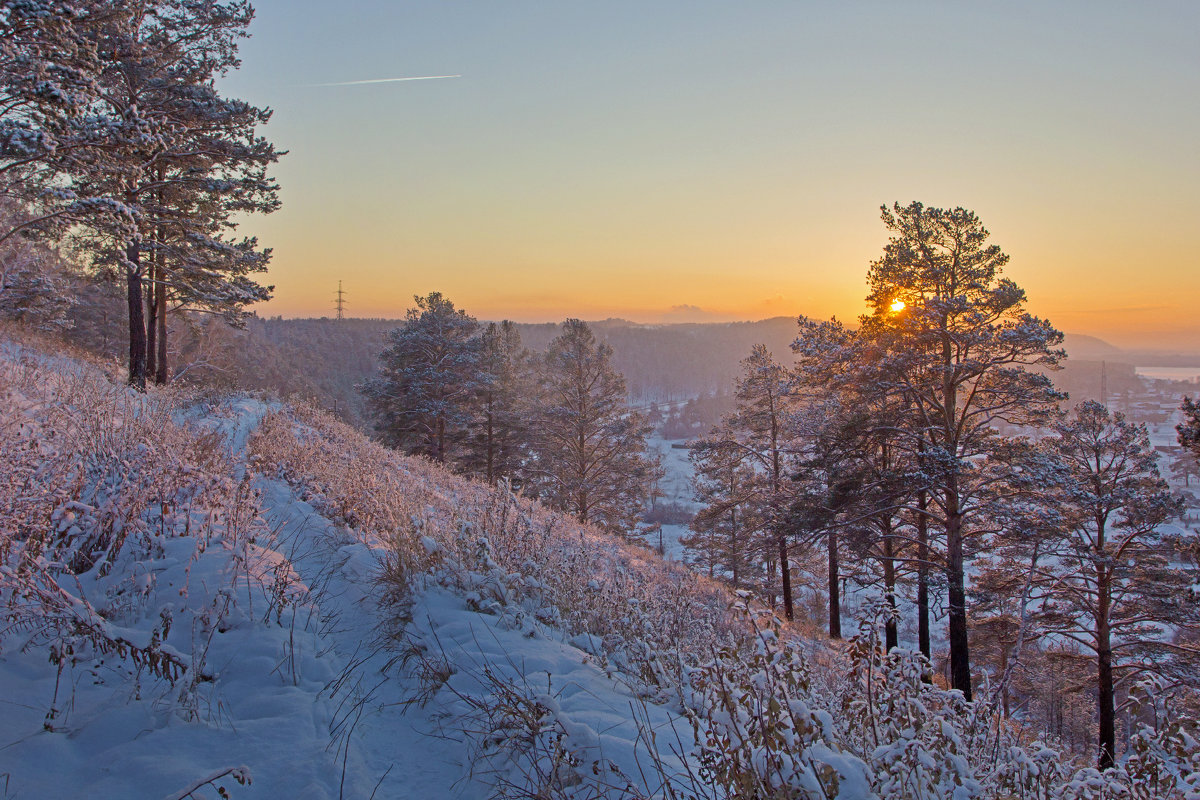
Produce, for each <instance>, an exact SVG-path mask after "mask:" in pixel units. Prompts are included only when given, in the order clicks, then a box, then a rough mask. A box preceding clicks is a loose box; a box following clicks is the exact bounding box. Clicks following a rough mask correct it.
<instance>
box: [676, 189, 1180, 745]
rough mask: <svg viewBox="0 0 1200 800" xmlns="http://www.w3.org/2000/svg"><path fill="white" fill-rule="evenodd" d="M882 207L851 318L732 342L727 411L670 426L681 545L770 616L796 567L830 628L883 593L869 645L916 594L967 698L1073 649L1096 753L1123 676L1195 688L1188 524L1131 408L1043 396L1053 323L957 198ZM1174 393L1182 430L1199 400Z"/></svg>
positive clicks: (1053, 361) (927, 633)
mask: <svg viewBox="0 0 1200 800" xmlns="http://www.w3.org/2000/svg"><path fill="white" fill-rule="evenodd" d="M882 217H883V222H884V225H885V226H886V227H887V229H888V231H889V232H890V234H891V238H890V239H889V241H888V243H887V245H886V246H885V248H884V252H883V254H882V256H881V257H880V258H878V259H877V260H876V261H874V262H873V263H872V264H871V265H870V269H869V271H868V274H867V283H868V287H869V294H868V296H867V304H868V308H869V311H868V313H867V314H865V315H863V316H862V317H861V318H860V319H859V325H858V327H857V328H855V329H851V328H849V327H847V326H846V325H844V324H842V323H841V322H839V321H837V320H829V321H823V322H822V321H814V320H809V319H805V318H801V319H800V320H799V329H798V331H797V336H796V339H795V342H794V344H793V345H792V350H793V356H794V359H793V361H792V363H791V364H789V365H786V366H785V365H784V364H782V363H780V362H778V361H776V360H775V359H774V358H773V357H772V355H771V353H770V352H769V351H768V350H767V349H766V348H765V347H762V346H758V347H755V348H754V349H753V350H752V352H751V353H750V355H749V357H747V358H746V359H745V360H744V361H743V362H742V373H741V376H740V378H739V380H738V382H737V384H736V391H735V401H736V407H735V409H734V410H733V411H732V412H731V413H729V414H728V415H727V416H726V417H725V418H724V419H723V420H722V422H721V424H719V425H718V426H716V427H715V428H713V429H712V430H711V432H709V433H708V434H707V435H705V436H703V437H701V438H699V439H698V440H697V441H695V442H694V443H693V445H692V447H691V459H692V461H693V464H694V467H695V474H696V478H695V486H696V493H697V498H698V500H699V501H700V502H701V504H702V509H701V510H700V512H699V513H698V514H697V516H696V518H695V520H694V521H693V523H692V526H691V527H692V532H691V534H690V536H689V537H687V538H686V539H685V541H684V543H685V545H686V546H687V548H688V549H689V552H690V557H691V558H692V560H693V561H694V562H695V563H697V564H698V565H700V566H701V567H702V568H704V569H707V570H708V572H709V573H710V574H713V575H719V576H722V577H724V578H726V579H727V580H729V581H730V582H731V583H733V584H734V585H735V586H736V587H739V588H747V589H751V590H757V591H758V592H761V593H762V594H763V595H765V596H766V597H767V599H768V600H770V601H771V602H772V603H773V604H776V605H777V607H780V608H781V609H782V611H783V613H784V615H785V616H786V617H787V618H789V619H791V618H792V617H793V616H794V614H795V612H794V603H795V597H794V595H795V589H794V584H795V582H797V581H800V582H802V583H803V584H805V585H809V586H811V585H814V584H816V583H817V582H818V581H821V580H822V578H823V579H824V581H825V587H824V590H823V595H824V598H823V599H824V600H825V602H826V603H827V606H828V631H829V635H830V636H831V637H834V638H840V636H841V634H842V628H843V622H842V619H841V612H842V608H843V606H844V604H845V603H844V601H845V599H846V598H845V597H843V595H842V593H843V590H844V587H846V586H847V585H853V586H854V587H856V588H855V591H856V592H860V589H861V590H866V591H867V593H868V594H870V593H872V591H873V596H874V597H876V598H877V599H878V600H879V602H880V603H881V605H882V618H883V620H884V622H883V625H884V628H885V637H884V638H885V642H886V646H887V647H888V648H889V649H891V648H893V647H896V646H898V644H899V625H900V622H901V618H902V614H903V613H911V614H913V615H915V617H916V620H915V622H916V628H917V637H916V638H917V647H918V649H919V650H920V651H921V652H922V653H923V654H924V655H925V656H926V657H929V656H931V655H932V640H933V637H934V632H933V631H932V629H931V616H932V609H933V607H934V605H935V603H936V604H944V609H945V616H946V630H945V634H944V638H945V641H946V644H947V648H948V651H949V659H948V660H949V664H948V672H949V683H950V685H951V686H952V688H955V689H958V690H960V691H961V692H962V694H963V696H964V697H965V698H966V699H968V700H970V699H971V698H972V696H973V694H974V693H975V691H976V688H977V687H978V686H979V685H980V683H979V681H980V680H981V677H983V674H982V673H986V678H987V681H988V686H989V687H990V688H989V692H990V698H989V699H990V700H992V701H994V702H999V703H1004V704H1005V707H1006V708H1007V704H1008V703H1009V702H1010V700H1011V699H1012V697H1013V695H1014V692H1013V685H1014V683H1015V682H1016V680H1017V678H1016V673H1017V672H1019V671H1020V670H1021V668H1022V659H1024V660H1026V661H1029V660H1030V659H1031V658H1032V654H1033V653H1034V652H1035V651H1037V650H1040V651H1042V652H1049V651H1053V652H1055V653H1060V654H1064V656H1065V655H1069V656H1070V659H1068V660H1073V661H1074V662H1076V663H1090V665H1091V666H1090V671H1091V673H1092V678H1091V679H1090V681H1085V682H1084V683H1085V685H1087V686H1089V687H1090V688H1089V689H1088V691H1089V692H1090V693H1091V694H1092V695H1093V696H1094V697H1095V719H1096V753H1097V760H1098V763H1099V765H1100V767H1101V768H1104V767H1108V766H1111V765H1112V764H1113V762H1114V758H1115V756H1116V753H1117V747H1116V723H1115V718H1116V717H1115V715H1116V710H1117V702H1118V695H1119V694H1120V692H1121V691H1122V689H1123V688H1128V685H1129V681H1130V680H1132V679H1133V678H1134V677H1137V676H1139V675H1142V674H1144V673H1145V672H1146V671H1151V672H1153V673H1154V674H1156V675H1158V676H1160V677H1161V678H1163V679H1164V680H1165V681H1167V684H1168V685H1170V686H1173V687H1175V688H1182V689H1184V690H1188V689H1189V687H1190V689H1191V690H1194V688H1195V679H1194V676H1195V674H1196V673H1195V670H1196V668H1197V666H1200V647H1198V646H1197V645H1198V643H1200V639H1198V638H1197V632H1198V631H1200V611H1198V609H1200V607H1198V604H1197V602H1196V601H1197V597H1196V595H1195V588H1194V587H1195V586H1196V585H1197V583H1198V579H1197V575H1198V572H1197V569H1196V566H1197V564H1196V543H1195V542H1194V541H1191V540H1186V539H1181V538H1179V537H1174V536H1171V535H1169V534H1168V533H1166V532H1165V531H1164V529H1163V527H1162V525H1163V523H1165V522H1167V521H1168V520H1170V519H1172V518H1173V517H1176V516H1177V515H1178V514H1179V513H1180V511H1181V505H1180V502H1179V500H1178V499H1177V498H1176V497H1174V496H1172V493H1171V492H1170V491H1169V489H1168V486H1167V484H1166V482H1165V481H1164V480H1163V479H1162V478H1161V477H1160V475H1159V472H1158V467H1157V464H1156V460H1155V452H1154V449H1153V447H1151V445H1150V442H1149V439H1148V435H1147V432H1146V430H1145V428H1144V427H1143V426H1136V425H1133V424H1132V423H1130V422H1128V421H1127V420H1126V419H1125V418H1124V417H1123V416H1122V415H1121V414H1119V413H1112V412H1110V411H1109V409H1108V408H1107V407H1105V406H1104V405H1101V404H1100V403H1097V402H1093V401H1088V402H1084V403H1081V404H1079V405H1078V406H1076V407H1075V408H1074V409H1073V410H1071V411H1069V412H1067V411H1065V410H1064V406H1063V404H1064V401H1065V400H1066V399H1067V398H1066V396H1065V395H1064V394H1062V393H1061V392H1059V391H1058V390H1057V389H1056V388H1055V386H1054V384H1053V383H1052V381H1051V380H1050V378H1049V377H1048V374H1047V373H1048V372H1049V371H1052V370H1054V369H1055V368H1056V367H1058V365H1059V362H1060V361H1061V360H1062V359H1063V358H1064V357H1065V352H1064V351H1063V350H1062V349H1061V348H1060V344H1061V342H1062V338H1063V337H1062V334H1061V333H1059V332H1058V331H1057V330H1055V329H1054V328H1053V327H1052V326H1051V325H1050V324H1049V323H1048V322H1046V321H1045V320H1042V319H1039V318H1037V317H1035V316H1033V315H1031V314H1030V313H1028V312H1027V311H1026V309H1025V302H1026V297H1025V293H1024V291H1023V290H1022V289H1020V288H1019V287H1018V286H1017V285H1016V284H1015V283H1014V282H1013V281H1011V280H1009V279H1008V278H1005V277H1003V275H1002V268H1003V267H1004V265H1005V264H1006V263H1007V261H1008V256H1007V255H1006V254H1004V253H1003V252H1002V251H1001V250H1000V248H999V247H998V246H996V245H994V244H990V243H989V241H988V239H989V233H988V231H987V230H986V228H984V226H983V225H982V223H981V222H980V220H979V219H978V217H977V216H976V215H975V214H974V213H973V212H971V211H968V210H965V209H962V208H955V209H948V210H944V209H939V208H927V207H925V206H923V205H922V204H920V203H912V204H910V205H907V206H901V205H900V204H896V205H895V206H893V207H892V208H888V207H886V206H885V207H884V208H883V214H882ZM1185 411H1187V413H1188V414H1189V423H1188V426H1186V427H1185V426H1181V441H1182V442H1183V443H1184V444H1185V445H1186V446H1188V447H1190V448H1192V449H1193V450H1196V449H1197V447H1198V446H1200V445H1198V444H1197V443H1198V442H1200V421H1198V414H1200V412H1197V411H1196V406H1195V404H1192V403H1191V402H1190V401H1189V402H1187V403H1186V404H1185ZM860 593H861V592H860ZM902 593H903V594H904V595H905V596H906V597H907V598H908V599H909V601H910V602H909V603H904V604H902V603H901V594H902ZM905 608H911V611H906V610H904V609H905ZM973 647H979V648H981V649H982V650H983V651H985V653H986V654H988V656H989V657H988V658H987V660H986V661H985V663H984V664H982V665H981V664H980V663H979V660H978V659H975V660H973V659H972V655H973V653H972V648H973ZM980 666H983V667H984V669H982V670H980V669H979V668H980ZM1024 699H1026V700H1027V699H1028V698H1027V697H1026V698H1024ZM1191 699H1192V701H1193V702H1194V701H1195V700H1196V698H1195V696H1194V695H1192V698H1191Z"/></svg>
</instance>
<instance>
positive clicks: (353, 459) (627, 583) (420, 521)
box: [250, 409, 739, 693]
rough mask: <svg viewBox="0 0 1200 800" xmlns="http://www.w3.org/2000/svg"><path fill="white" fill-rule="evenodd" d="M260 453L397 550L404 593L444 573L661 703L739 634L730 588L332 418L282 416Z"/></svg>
mask: <svg viewBox="0 0 1200 800" xmlns="http://www.w3.org/2000/svg"><path fill="white" fill-rule="evenodd" d="M250 447H251V452H252V453H253V454H254V456H255V457H256V458H258V459H260V462H259V463H260V465H261V467H262V468H263V469H265V470H267V471H268V472H270V473H273V474H275V475H277V476H279V477H280V478H282V479H285V480H288V481H290V482H292V483H293V484H295V485H296V486H297V487H299V488H301V489H302V491H303V492H304V493H305V497H306V499H307V500H308V501H309V502H311V503H313V504H314V505H315V506H316V507H318V508H321V509H323V510H325V511H326V512H327V513H329V514H331V515H334V516H335V517H337V518H339V519H341V520H344V521H345V523H346V524H347V525H348V526H349V527H350V528H351V529H353V530H355V531H358V532H359V533H360V534H362V535H364V536H369V537H372V538H377V539H381V540H383V541H386V542H387V543H388V544H389V546H390V548H391V553H390V555H391V558H392V573H393V576H394V578H395V581H394V585H397V586H398V587H403V585H404V582H405V580H406V577H407V576H412V575H415V574H420V573H422V572H423V571H425V570H427V569H429V568H430V567H433V566H435V565H436V566H437V567H438V574H439V575H440V576H441V577H442V579H443V580H446V581H450V582H452V583H454V584H455V585H456V587H457V588H458V589H459V590H461V591H462V592H464V593H465V595H466V597H467V599H468V602H469V603H471V604H472V605H474V606H476V607H478V608H479V609H481V610H492V611H495V612H500V611H507V612H508V613H511V614H516V615H518V616H529V617H531V618H535V619H537V620H539V621H540V622H542V623H544V624H547V625H551V626H553V627H555V628H556V629H559V630H561V631H563V632H564V633H565V634H567V635H569V636H579V635H583V636H589V637H595V642H596V647H595V649H596V651H597V653H598V654H600V655H602V656H604V657H605V658H606V659H608V660H609V661H611V662H612V663H613V664H614V666H615V667H616V668H618V669H620V670H621V671H623V672H625V673H626V674H627V675H630V676H636V677H638V678H639V679H640V680H642V681H643V683H644V688H645V690H646V691H647V692H649V693H653V692H654V691H655V690H657V689H660V688H663V687H666V686H670V685H674V684H676V683H677V682H678V677H679V674H680V666H681V663H682V661H681V659H682V660H683V661H687V660H694V659H697V658H702V657H704V656H705V655H706V654H711V653H712V652H714V651H715V650H716V649H717V648H719V647H722V646H726V645H728V644H730V643H732V642H733V641H734V640H735V638H736V637H737V636H738V635H739V629H738V628H737V626H735V625H733V624H731V620H730V617H729V615H728V613H727V609H728V605H729V602H730V599H731V598H730V595H729V594H728V593H727V591H726V590H725V589H724V588H723V587H722V586H721V585H720V584H717V583H715V582H712V581H708V580H705V579H702V578H698V577H697V576H696V575H695V574H694V573H692V572H690V571H689V570H687V569H686V568H684V567H682V566H681V565H678V564H675V563H671V562H668V561H664V560H662V559H661V558H659V557H658V556H657V555H656V554H654V553H652V552H651V551H649V550H648V549H646V548H644V547H639V546H635V545H630V544H628V543H625V542H623V541H621V540H619V539H617V538H616V537H612V536H609V535H606V534H604V533H601V532H599V531H597V530H596V529H594V528H591V527H589V526H585V525H580V524H578V523H576V522H575V521H574V520H572V519H570V518H568V517H565V516H563V515H561V514H559V513H556V512H553V511H550V510H548V509H546V508H544V507H543V506H541V505H540V504H538V503H535V502H532V501H529V500H525V499H523V498H519V497H516V496H514V495H513V494H512V493H511V492H510V491H508V490H507V489H506V488H505V487H504V486H500V487H491V486H488V485H486V484H484V483H480V482H475V481H468V480H464V479H463V478H461V477H458V476H456V475H453V474H451V473H450V472H449V471H448V470H445V469H443V468H441V467H440V466H438V465H436V464H433V463H431V462H429V461H427V460H424V459H420V458H411V457H407V456H404V455H402V454H400V453H397V452H396V451H394V450H389V449H387V448H385V447H382V446H380V445H378V444H377V443H374V442H371V441H369V440H368V439H366V438H365V437H363V436H362V435H361V434H359V433H358V432H357V431H354V430H353V429H351V428H350V427H349V426H346V425H344V424H343V423H341V422H338V421H336V420H334V419H332V418H331V417H330V416H328V415H327V414H325V413H323V412H320V411H314V410H311V409H297V410H292V411H287V412H277V413H272V414H269V415H267V417H266V418H265V419H264V420H263V421H262V423H261V424H260V425H259V427H258V430H257V432H256V433H255V434H254V436H253V437H252V439H251V442H250Z"/></svg>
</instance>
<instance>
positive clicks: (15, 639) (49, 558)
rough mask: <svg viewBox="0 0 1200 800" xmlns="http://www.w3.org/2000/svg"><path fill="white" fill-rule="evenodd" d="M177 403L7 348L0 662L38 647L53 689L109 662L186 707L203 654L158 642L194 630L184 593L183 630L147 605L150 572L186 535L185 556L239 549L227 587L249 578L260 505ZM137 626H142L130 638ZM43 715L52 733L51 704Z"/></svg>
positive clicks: (86, 369)
mask: <svg viewBox="0 0 1200 800" xmlns="http://www.w3.org/2000/svg"><path fill="white" fill-rule="evenodd" d="M175 400H176V396H175V395H174V394H172V393H154V394H149V395H144V394H138V393H135V392H132V391H130V390H129V389H127V388H126V387H124V386H119V385H115V384H113V383H112V382H111V381H110V379H109V377H108V376H107V375H105V374H104V373H103V372H102V371H100V370H98V369H96V368H94V367H93V366H91V365H88V364H85V363H78V362H69V361H65V360H61V359H54V358H49V357H46V356H41V355H39V354H38V353H36V352H34V351H30V350H27V349H24V348H21V347H18V346H15V345H13V344H11V343H7V344H5V345H4V346H3V351H2V352H0V407H2V408H3V413H2V414H0V526H2V527H0V615H2V617H0V650H8V649H17V650H26V649H29V648H34V647H37V648H45V649H46V650H47V651H48V652H49V654H50V658H51V661H52V662H53V663H54V664H56V665H57V667H58V670H59V675H60V683H61V682H62V681H61V679H62V677H63V671H64V670H66V669H68V668H70V667H72V666H73V665H75V664H77V663H79V662H81V661H86V660H88V659H90V658H95V657H100V656H105V655H115V656H117V657H119V659H120V660H121V661H123V662H125V663H126V664H128V666H129V667H130V669H131V670H132V673H133V676H134V679H135V681H137V680H139V679H140V677H141V676H142V675H148V676H150V677H152V678H155V679H161V680H164V681H167V682H169V683H175V682H178V681H179V680H180V679H181V678H184V677H185V676H187V680H186V681H185V682H184V686H185V697H187V696H188V691H189V689H194V687H195V686H196V683H197V682H198V681H200V680H201V679H202V676H203V655H204V652H205V651H206V648H205V647H204V646H203V645H202V644H200V643H198V641H197V639H196V637H195V635H193V638H192V640H191V642H190V645H191V648H190V649H191V650H192V652H191V653H190V654H187V653H185V652H184V650H183V649H180V648H176V647H174V646H172V645H170V644H168V641H167V640H168V637H170V635H171V632H172V630H175V632H176V636H175V637H174V638H175V639H176V640H180V639H181V638H182V636H181V635H182V634H184V633H188V632H189V631H188V630H187V629H188V627H189V626H190V627H192V628H196V626H197V618H194V617H193V616H192V615H191V611H190V610H188V607H187V598H186V593H184V598H183V602H181V603H177V605H178V610H180V611H182V612H184V614H185V617H186V618H187V619H186V621H185V622H184V623H183V630H180V628H179V625H178V624H176V620H175V613H176V612H175V611H173V608H174V607H175V606H173V605H171V604H167V605H163V606H162V607H160V608H154V609H150V608H148V607H147V605H148V603H149V601H150V598H152V597H153V596H154V595H155V592H156V577H155V576H156V575H157V570H156V569H155V568H154V566H153V564H154V562H155V561H158V560H161V559H162V558H163V557H164V554H165V550H166V548H167V546H168V543H169V541H170V540H172V539H176V538H183V537H190V538H191V539H192V540H193V541H194V542H195V544H194V547H195V550H196V556H194V557H198V555H199V554H200V553H203V551H204V548H205V547H207V546H209V544H210V543H211V542H213V541H214V540H219V541H220V543H221V546H225V547H229V548H233V549H237V550H238V552H237V554H236V558H235V561H236V563H237V564H238V565H239V568H238V569H237V570H235V573H237V574H235V575H233V576H231V578H230V580H232V581H237V580H242V581H246V580H247V579H249V578H250V577H251V574H252V573H253V572H254V570H255V569H256V566H255V564H254V562H255V558H254V554H253V553H252V552H251V550H250V549H249V548H251V545H250V544H249V542H250V541H251V540H252V539H253V537H254V536H255V534H256V533H261V528H262V523H261V520H260V519H259V516H258V504H257V500H258V498H257V496H256V495H255V494H254V493H253V492H252V491H251V490H250V487H249V483H248V482H247V481H241V482H240V483H239V482H235V481H234V480H232V479H231V478H230V475H231V474H232V473H233V464H232V462H231V459H230V455H229V452H228V448H227V446H226V445H225V443H224V440H223V438H222V437H220V436H219V435H218V434H216V433H205V432H201V431H197V430H194V429H192V428H190V427H188V426H186V425H183V424H178V423H177V422H176V421H175V415H176V411H177V408H176V405H175ZM178 599H179V598H178V597H176V600H178ZM147 614H149V615H150V617H151V620H152V621H153V624H152V625H150V626H141V627H139V624H138V623H139V622H140V620H141V619H142V618H143V617H144V616H145V615H147ZM144 627H149V628H150V630H149V632H148V635H144V634H145V631H144V630H143V628H144ZM200 627H201V628H203V625H201V626H200ZM190 633H193V634H198V633H200V631H199V630H193V631H190ZM181 644H182V642H181ZM185 649H186V645H185ZM53 705H54V707H53V708H52V709H51V711H50V713H49V714H48V715H47V720H46V726H47V728H51V729H53V728H55V727H56V724H57V723H56V719H57V717H58V715H59V711H58V708H59V705H60V703H59V698H58V697H57V696H56V698H55V701H54V704H53Z"/></svg>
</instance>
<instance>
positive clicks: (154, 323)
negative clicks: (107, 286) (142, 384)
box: [143, 258, 158, 377]
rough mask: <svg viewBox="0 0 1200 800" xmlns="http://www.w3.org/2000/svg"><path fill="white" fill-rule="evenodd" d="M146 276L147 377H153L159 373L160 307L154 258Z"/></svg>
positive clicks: (150, 262)
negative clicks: (157, 358)
mask: <svg viewBox="0 0 1200 800" xmlns="http://www.w3.org/2000/svg"><path fill="white" fill-rule="evenodd" d="M146 276H147V279H148V281H149V285H148V286H146V287H145V290H144V291H143V294H144V295H145V296H146V376H147V377H151V376H153V375H155V374H156V372H157V366H156V364H155V356H157V355H158V346H157V338H158V306H157V305H156V303H155V295H154V286H155V284H156V282H157V277H158V271H157V268H156V267H155V264H154V259H153V258H152V259H150V261H149V263H148V264H147V265H146Z"/></svg>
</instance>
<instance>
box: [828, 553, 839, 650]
mask: <svg viewBox="0 0 1200 800" xmlns="http://www.w3.org/2000/svg"><path fill="white" fill-rule="evenodd" d="M826 538H827V539H828V543H829V638H830V639H840V638H842V598H841V593H840V592H839V587H838V540H837V534H836V533H834V532H833V531H832V530H831V531H829V533H828V534H826Z"/></svg>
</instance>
